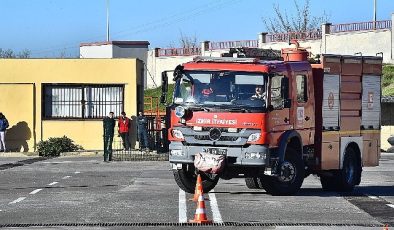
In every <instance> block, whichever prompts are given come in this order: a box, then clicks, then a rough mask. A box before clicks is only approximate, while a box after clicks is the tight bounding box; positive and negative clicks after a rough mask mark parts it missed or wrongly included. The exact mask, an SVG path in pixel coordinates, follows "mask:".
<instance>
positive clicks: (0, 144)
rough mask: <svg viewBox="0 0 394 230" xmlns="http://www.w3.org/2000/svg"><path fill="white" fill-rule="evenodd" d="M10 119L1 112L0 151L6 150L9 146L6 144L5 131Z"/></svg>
mask: <svg viewBox="0 0 394 230" xmlns="http://www.w3.org/2000/svg"><path fill="white" fill-rule="evenodd" d="M8 126H9V124H8V120H7V118H5V116H4V114H3V113H0V151H1V152H3V151H4V152H5V151H7V148H6V146H5V133H6V130H7V128H8Z"/></svg>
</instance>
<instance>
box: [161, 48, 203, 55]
mask: <svg viewBox="0 0 394 230" xmlns="http://www.w3.org/2000/svg"><path fill="white" fill-rule="evenodd" d="M193 55H201V48H199V47H192V48H166V49H159V50H158V56H159V57H168V56H193Z"/></svg>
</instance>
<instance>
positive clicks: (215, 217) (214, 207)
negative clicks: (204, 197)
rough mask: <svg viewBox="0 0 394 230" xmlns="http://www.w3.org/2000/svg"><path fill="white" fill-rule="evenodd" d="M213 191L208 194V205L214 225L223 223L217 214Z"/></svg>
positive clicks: (218, 213)
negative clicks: (209, 205)
mask: <svg viewBox="0 0 394 230" xmlns="http://www.w3.org/2000/svg"><path fill="white" fill-rule="evenodd" d="M214 192H215V191H214V190H212V191H211V192H210V193H209V203H210V204H211V209H212V215H213V222H214V223H223V220H222V215H220V212H219V206H218V202H217V200H216V196H215V193H214Z"/></svg>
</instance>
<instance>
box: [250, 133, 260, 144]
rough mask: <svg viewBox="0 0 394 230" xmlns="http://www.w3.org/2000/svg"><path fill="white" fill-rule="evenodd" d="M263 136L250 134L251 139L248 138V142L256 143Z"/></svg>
mask: <svg viewBox="0 0 394 230" xmlns="http://www.w3.org/2000/svg"><path fill="white" fill-rule="evenodd" d="M260 136H261V134H260V133H253V134H250V136H249V138H248V142H256V141H258V140H259V139H260Z"/></svg>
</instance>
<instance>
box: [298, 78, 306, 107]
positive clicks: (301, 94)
mask: <svg viewBox="0 0 394 230" xmlns="http://www.w3.org/2000/svg"><path fill="white" fill-rule="evenodd" d="M296 82H297V102H298V103H305V102H307V101H308V91H307V90H308V86H307V84H306V76H305V75H297V76H296Z"/></svg>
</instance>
